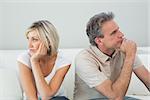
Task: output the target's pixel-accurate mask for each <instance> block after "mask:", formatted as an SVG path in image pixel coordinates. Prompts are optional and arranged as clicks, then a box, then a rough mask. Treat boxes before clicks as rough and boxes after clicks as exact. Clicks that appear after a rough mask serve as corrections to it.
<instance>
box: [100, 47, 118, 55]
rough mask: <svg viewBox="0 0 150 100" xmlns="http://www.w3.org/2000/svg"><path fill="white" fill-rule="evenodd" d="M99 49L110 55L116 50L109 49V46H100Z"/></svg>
mask: <svg viewBox="0 0 150 100" xmlns="http://www.w3.org/2000/svg"><path fill="white" fill-rule="evenodd" d="M98 49H99V50H100V51H101V52H103V53H104V54H106V55H108V56H110V57H111V56H112V55H113V54H114V52H115V49H109V48H105V47H102V46H98Z"/></svg>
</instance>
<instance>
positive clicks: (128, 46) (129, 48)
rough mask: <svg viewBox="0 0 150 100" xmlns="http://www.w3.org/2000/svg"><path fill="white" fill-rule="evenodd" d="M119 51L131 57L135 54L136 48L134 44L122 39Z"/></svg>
mask: <svg viewBox="0 0 150 100" xmlns="http://www.w3.org/2000/svg"><path fill="white" fill-rule="evenodd" d="M120 50H121V51H122V52H124V53H125V54H126V56H129V57H132V56H135V54H136V50H137V46H136V43H135V42H133V41H131V40H127V39H124V40H123V42H122V44H121V47H120Z"/></svg>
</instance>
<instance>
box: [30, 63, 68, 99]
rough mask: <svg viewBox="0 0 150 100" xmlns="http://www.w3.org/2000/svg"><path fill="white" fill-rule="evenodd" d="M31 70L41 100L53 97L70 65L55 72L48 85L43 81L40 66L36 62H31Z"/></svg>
mask: <svg viewBox="0 0 150 100" xmlns="http://www.w3.org/2000/svg"><path fill="white" fill-rule="evenodd" d="M31 64H32V70H33V74H34V77H35V82H36V86H37V89H38V91H39V93H40V96H41V98H42V100H45V99H49V98H50V97H51V96H53V95H55V93H56V92H57V91H58V89H59V88H60V86H61V84H62V82H63V80H64V77H65V75H66V73H67V71H68V70H69V67H70V65H67V66H64V67H62V68H61V69H59V70H57V72H56V74H55V75H54V77H53V78H52V80H51V81H50V83H49V84H47V82H46V81H45V79H44V75H43V73H42V71H41V68H40V65H39V63H38V62H32V61H31Z"/></svg>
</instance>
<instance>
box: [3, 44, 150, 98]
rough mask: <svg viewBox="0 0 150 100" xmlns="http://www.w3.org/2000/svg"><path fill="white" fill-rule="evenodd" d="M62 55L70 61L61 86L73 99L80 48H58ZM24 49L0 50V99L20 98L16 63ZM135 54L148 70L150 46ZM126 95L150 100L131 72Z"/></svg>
mask: <svg viewBox="0 0 150 100" xmlns="http://www.w3.org/2000/svg"><path fill="white" fill-rule="evenodd" d="M60 50H61V51H62V52H64V55H65V56H66V57H67V58H68V59H69V60H71V61H72V66H71V68H70V69H69V71H68V73H67V75H66V77H65V80H64V81H63V85H62V86H63V87H64V88H66V89H67V96H68V98H69V99H70V100H73V93H74V87H75V84H74V82H75V66H74V64H73V59H74V57H75V56H76V54H77V53H78V52H79V51H81V50H82V48H70V49H60ZM24 51H25V50H0V100H22V99H23V91H22V88H21V85H20V81H19V76H18V75H19V70H18V65H17V61H16V59H17V56H18V55H19V54H20V53H22V52H24ZM137 54H138V55H139V57H140V58H141V60H142V61H143V63H144V65H145V66H146V67H147V68H148V69H149V71H150V60H148V59H150V47H138V52H137ZM127 95H129V96H132V97H136V98H139V99H141V100H150V92H149V91H148V90H147V89H146V88H145V86H144V85H143V84H142V83H141V82H140V81H139V80H138V79H137V77H135V75H134V74H132V79H131V83H130V86H129V89H128V91H127Z"/></svg>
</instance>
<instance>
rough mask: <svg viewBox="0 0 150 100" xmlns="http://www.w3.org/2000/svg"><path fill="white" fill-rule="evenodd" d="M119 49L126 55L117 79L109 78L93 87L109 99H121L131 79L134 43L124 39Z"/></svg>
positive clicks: (134, 52)
mask: <svg viewBox="0 0 150 100" xmlns="http://www.w3.org/2000/svg"><path fill="white" fill-rule="evenodd" d="M121 50H122V51H123V52H125V54H126V57H125V60H124V64H123V68H122V70H121V73H120V76H119V77H118V79H117V80H116V81H115V82H112V81H111V80H109V79H108V80H105V81H104V82H103V83H101V84H100V85H98V86H96V87H95V88H96V89H97V90H98V91H99V92H100V93H102V94H103V95H104V96H106V97H108V98H109V99H115V100H122V99H123V97H124V96H125V94H126V91H127V89H128V86H129V83H130V79H131V74H132V65H133V63H134V59H135V54H136V44H135V43H134V42H132V41H129V40H124V41H123V43H122V47H121Z"/></svg>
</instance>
